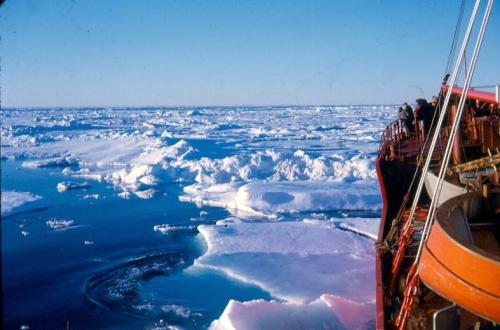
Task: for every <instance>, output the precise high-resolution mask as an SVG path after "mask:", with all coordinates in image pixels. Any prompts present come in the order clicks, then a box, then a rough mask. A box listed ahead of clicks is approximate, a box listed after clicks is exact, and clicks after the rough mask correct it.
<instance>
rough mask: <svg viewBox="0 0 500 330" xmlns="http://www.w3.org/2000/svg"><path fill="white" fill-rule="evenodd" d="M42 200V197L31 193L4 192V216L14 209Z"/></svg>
mask: <svg viewBox="0 0 500 330" xmlns="http://www.w3.org/2000/svg"><path fill="white" fill-rule="evenodd" d="M40 198H42V197H40V196H38V195H33V194H31V193H29V192H18V191H2V207H1V208H2V214H7V213H10V212H12V211H13V210H14V209H16V208H18V207H20V206H22V205H24V204H26V203H29V202H34V201H36V200H38V199H40Z"/></svg>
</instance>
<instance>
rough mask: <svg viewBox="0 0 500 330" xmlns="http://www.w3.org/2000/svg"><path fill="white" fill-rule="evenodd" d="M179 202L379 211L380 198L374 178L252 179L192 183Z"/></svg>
mask: <svg viewBox="0 0 500 330" xmlns="http://www.w3.org/2000/svg"><path fill="white" fill-rule="evenodd" d="M184 192H185V193H186V194H185V195H183V196H181V197H180V200H181V201H191V202H196V203H199V204H206V205H212V206H221V207H226V208H229V209H232V210H236V211H242V212H247V213H249V214H258V215H267V216H272V215H274V214H277V213H297V212H306V211H308V212H315V211H331V210H374V211H376V210H380V209H381V208H382V200H381V198H380V192H379V190H378V187H377V185H376V182H373V181H358V182H354V183H333V182H328V181H327V182H323V181H310V180H308V181H285V182H260V181H256V182H251V183H248V184H244V185H242V184H241V183H231V184H219V185H199V184H198V185H192V186H188V187H186V188H184Z"/></svg>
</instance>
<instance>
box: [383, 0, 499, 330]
mask: <svg viewBox="0 0 500 330" xmlns="http://www.w3.org/2000/svg"><path fill="white" fill-rule="evenodd" d="M493 2H494V1H493V0H488V1H487V4H486V6H481V5H480V0H476V2H475V3H474V7H473V9H472V13H471V15H470V19H469V22H468V26H467V29H466V31H465V33H464V37H463V40H462V43H461V48H460V51H459V53H458V55H457V56H456V61H455V65H454V67H453V70H452V71H451V70H450V71H451V74H449V73H448V74H446V75H445V77H444V79H443V81H442V83H441V85H440V88H439V89H438V93H437V94H438V96H437V97H436V98H435V99H434V102H433V104H429V103H427V102H426V101H425V100H423V99H421V100H417V102H416V105H415V111H413V112H412V114H413V117H414V119H413V120H411V119H410V121H404V120H397V121H395V122H393V123H391V124H389V125H388V126H387V127H386V129H385V130H384V132H383V133H382V137H381V142H380V148H379V152H378V156H377V159H376V163H375V165H376V170H377V176H378V180H379V185H380V190H381V195H382V201H383V210H382V215H381V221H380V227H379V233H378V239H377V243H376V258H375V259H376V261H375V262H376V290H375V292H376V328H377V329H500V326H499V324H500V109H499V108H500V102H499V94H500V92H499V89H500V88H499V87H498V85H492V86H491V88H492V89H493V90H488V88H483V89H481V88H474V87H471V80H472V76H473V74H474V70H475V67H476V63H477V59H478V57H479V53H480V49H481V46H482V41H483V37H484V33H485V31H486V28H487V25H488V20H489V16H490V14H491V9H492V7H493ZM462 9H463V5H462ZM480 12H481V13H483V14H482V15H481V14H480ZM461 14H463V13H461ZM462 16H463V15H462ZM478 17H482V19H477V18H478ZM479 21H480V25H479V26H478V24H479V23H478V22H479ZM457 25H458V24H457ZM455 33H456V31H455ZM474 35H475V42H473V41H474V40H473V39H474ZM453 43H454V45H453V46H452V47H457V46H458V38H454V41H453ZM471 47H473V48H471ZM467 49H469V52H471V49H473V50H472V55H471V58H469V59H470V61H469V62H468V63H466V58H465V57H466V56H467V54H468V53H467ZM464 67H465V68H466V69H467V70H464V71H465V79H464V81H463V84H460V86H459V85H458V80H459V78H458V76H459V74H461V70H463V68H464ZM450 68H451V66H450ZM400 110H401V109H400ZM422 118H423V119H422ZM419 119H422V120H419Z"/></svg>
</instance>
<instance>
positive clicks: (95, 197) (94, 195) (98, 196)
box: [82, 194, 101, 199]
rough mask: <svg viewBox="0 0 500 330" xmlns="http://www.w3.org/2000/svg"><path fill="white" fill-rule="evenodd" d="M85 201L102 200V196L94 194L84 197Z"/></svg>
mask: <svg viewBox="0 0 500 330" xmlns="http://www.w3.org/2000/svg"><path fill="white" fill-rule="evenodd" d="M82 198H83V199H100V198H101V195H99V194H92V195H83V196H82Z"/></svg>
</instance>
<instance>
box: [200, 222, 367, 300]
mask: <svg viewBox="0 0 500 330" xmlns="http://www.w3.org/2000/svg"><path fill="white" fill-rule="evenodd" d="M198 231H199V232H200V233H201V235H202V236H203V238H204V239H205V241H206V242H207V246H208V249H207V252H206V253H205V254H204V255H203V256H201V257H200V258H198V259H196V260H195V264H194V265H195V266H198V267H209V268H213V269H217V270H220V271H222V272H224V273H225V274H227V275H228V276H231V277H234V278H237V279H239V280H242V281H244V282H248V283H252V284H256V285H258V286H259V287H261V288H264V289H265V290H266V291H268V292H270V293H271V294H272V296H273V297H275V298H278V299H281V300H284V301H287V302H295V303H306V302H311V301H313V300H315V299H317V298H318V297H319V296H321V295H322V294H324V293H332V294H335V295H339V296H342V297H344V298H346V299H351V300H355V301H360V302H365V301H370V300H371V299H373V293H374V276H373V269H374V249H373V241H372V240H369V239H367V238H364V237H362V236H359V235H357V234H355V233H351V232H345V231H341V230H339V229H336V228H335V227H334V226H332V225H331V223H329V222H327V221H325V222H320V221H318V222H314V223H311V222H307V221H291V222H271V223H262V222H259V223H251V222H245V221H241V220H239V219H237V218H229V219H226V220H221V221H218V222H217V225H216V226H211V225H200V226H198ZM290 274H293V276H290ZM346 278H348V279H349V280H348V281H346Z"/></svg>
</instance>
